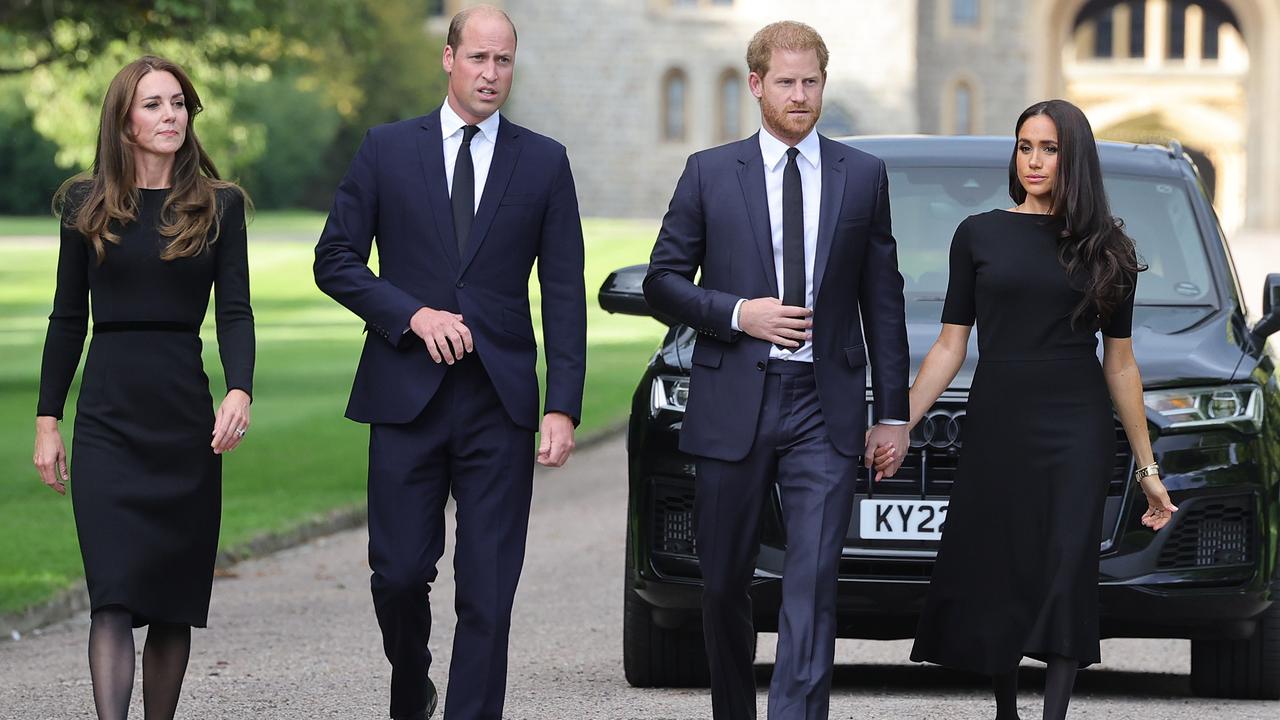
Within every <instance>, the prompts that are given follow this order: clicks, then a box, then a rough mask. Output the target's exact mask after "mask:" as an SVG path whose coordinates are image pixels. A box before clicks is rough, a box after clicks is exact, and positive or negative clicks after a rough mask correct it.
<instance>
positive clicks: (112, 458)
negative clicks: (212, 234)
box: [36, 189, 254, 627]
mask: <svg viewBox="0 0 1280 720" xmlns="http://www.w3.org/2000/svg"><path fill="white" fill-rule="evenodd" d="M138 192H139V195H140V199H139V210H138V217H137V219H136V220H135V221H134V222H132V223H129V224H128V225H126V226H124V227H122V228H119V229H118V232H119V235H120V243H119V244H112V243H107V245H106V254H105V257H104V259H103V261H102V262H101V263H99V262H98V261H97V255H96V253H95V252H94V250H93V247H92V245H90V244H89V243H88V242H87V241H86V239H85V238H84V236H82V235H81V234H80V233H79V232H77V231H76V230H75V229H74V228H73V227H69V226H68V224H67V218H68V217H70V213H71V212H72V211H73V207H72V206H74V204H75V200H74V199H72V198H74V197H76V196H77V195H82V193H76V192H75V191H74V190H73V192H72V193H71V197H70V198H69V202H68V206H69V209H68V211H67V212H65V213H64V215H63V224H62V240H61V248H60V252H59V256H58V285H57V291H56V293H55V295H54V302H53V312H52V314H50V316H49V331H48V335H47V337H46V338H45V347H44V359H43V365H42V367H41V373H40V400H39V406H38V408H37V411H36V414H37V415H51V416H54V417H58V418H61V417H62V410H63V405H64V404H65V402H66V397H67V391H68V388H69V387H70V385H71V379H72V376H73V375H74V374H75V370H76V366H77V365H78V364H79V362H80V354H81V351H82V350H83V348H84V339H85V334H86V326H87V324H88V319H89V315H90V311H89V300H90V297H92V299H93V313H92V314H93V321H94V326H93V338H92V340H91V342H90V344H89V356H88V359H87V360H86V362H85V367H84V375H83V377H82V380H81V387H80V398H79V401H78V403H77V405H76V421H75V433H74V437H73V440H72V447H71V461H72V466H71V497H72V505H73V508H74V511H75V519H76V531H77V534H78V535H79V540H80V551H81V555H82V557H83V559H84V570H85V579H86V581H87V583H88V587H89V598H90V602H91V606H92V608H93V609H95V610H96V609H98V608H102V607H106V606H120V607H123V608H125V609H127V610H129V611H130V612H131V613H132V614H133V616H134V625H135V626H141V625H145V624H149V623H152V622H165V623H179V624H186V625H192V626H195V627H204V626H205V624H206V622H207V619H208V611H209V595H210V592H211V589H212V584H213V563H214V558H215V555H216V553H217V546H218V529H219V524H220V520H221V510H222V508H221V505H222V463H221V458H220V456H218V455H215V454H214V453H213V451H212V449H211V448H210V441H211V440H212V432H213V421H214V413H213V402H212V398H211V397H210V394H209V379H208V377H207V376H206V375H205V373H204V368H203V365H202V363H201V360H200V349H201V344H200V335H199V329H200V324H201V322H202V321H203V319H204V316H205V312H206V310H207V309H208V305H209V290H210V287H211V286H212V287H213V288H214V290H215V305H214V307H215V317H216V320H217V332H218V349H219V353H220V355H221V358H222V365H223V369H224V371H225V373H226V379H227V388H228V389H232V388H239V389H241V390H244V391H245V392H249V393H251V392H252V385H253V361H254V330H253V312H252V310H251V308H250V305H249V267H248V258H247V248H246V237H245V221H244V198H243V196H242V195H241V193H240V192H239V191H238V190H235V189H220V190H218V192H217V199H218V204H219V208H220V211H221V222H220V224H219V227H218V236H217V238H216V240H215V241H214V242H213V243H212V244H211V245H210V246H209V248H208V249H207V250H206V251H204V252H202V253H200V254H199V255H196V256H194V257H187V258H180V259H177V260H172V261H165V260H161V259H160V253H161V251H162V250H163V249H164V247H165V246H166V245H168V243H169V238H166V237H163V236H161V235H160V232H159V229H158V228H159V217H160V212H161V208H162V207H163V205H164V202H165V198H166V197H167V196H168V192H169V191H168V190H145V189H143V190H139V191H138Z"/></svg>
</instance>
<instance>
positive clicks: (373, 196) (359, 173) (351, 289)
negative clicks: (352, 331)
mask: <svg viewBox="0 0 1280 720" xmlns="http://www.w3.org/2000/svg"><path fill="white" fill-rule="evenodd" d="M377 144H378V143H377V137H376V135H375V133H374V132H373V131H370V132H368V133H366V134H365V136H364V142H363V143H361V145H360V149H359V150H358V151H356V156H355V159H354V160H352V161H351V167H350V169H348V170H347V174H346V176H345V177H343V178H342V183H341V184H339V185H338V189H337V191H336V192H335V193H334V196H333V208H332V209H331V210H330V211H329V219H328V220H327V221H325V224H324V231H323V232H321V234H320V241H319V242H318V243H316V259H315V264H314V265H313V266H312V269H313V271H314V273H315V279H316V286H317V287H319V288H320V290H321V291H323V292H324V293H325V294H326V295H328V296H329V297H332V298H333V299H334V300H337V301H338V302H339V303H341V304H342V305H343V306H344V307H346V308H347V309H348V310H350V311H351V312H353V313H355V314H356V315H358V316H359V317H360V318H361V319H363V320H364V321H365V322H366V323H368V324H369V327H370V328H371V329H372V330H373V332H375V333H377V334H378V335H380V336H382V337H383V338H384V339H386V340H387V342H389V343H391V344H392V345H396V346H399V345H400V344H401V343H402V342H403V340H404V338H405V334H406V332H407V331H408V329H409V319H410V318H412V317H413V314H414V313H415V312H417V311H418V309H419V308H422V307H423V304H422V302H420V301H419V300H418V299H417V298H415V297H413V296H412V295H410V294H409V293H407V292H405V291H404V290H402V289H400V288H398V287H396V286H395V285H392V284H391V283H390V282H388V281H387V280H385V279H383V278H381V277H378V276H377V275H375V274H374V273H373V271H372V270H370V269H369V253H370V250H371V248H372V245H373V238H374V236H375V235H377V233H378V148H377Z"/></svg>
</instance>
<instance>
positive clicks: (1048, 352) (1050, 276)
mask: <svg viewBox="0 0 1280 720" xmlns="http://www.w3.org/2000/svg"><path fill="white" fill-rule="evenodd" d="M1061 227H1062V221H1061V220H1060V219H1056V218H1047V217H1045V216H1040V215H1024V214H1020V213H1013V212H1007V211H1003V210H997V211H992V212H989V213H985V214H983V215H976V216H973V217H971V218H968V219H967V220H965V221H964V222H963V223H962V224H961V226H960V228H959V229H958V230H957V231H956V236H955V239H954V240H953V241H952V249H951V276H950V279H949V286H948V290H947V300H946V304H945V307H944V310H943V316H942V320H943V322H944V323H955V324H969V323H972V322H973V321H974V320H975V319H976V321H977V332H978V347H979V356H978V365H977V368H976V369H975V371H974V378H973V383H972V386H971V388H970V393H969V403H968V407H967V409H966V410H967V415H966V418H965V430H964V432H965V438H964V447H963V448H962V449H961V451H960V461H959V469H958V473H957V477H956V481H955V484H954V486H953V489H952V493H951V499H950V511H949V512H948V514H947V531H946V533H945V534H944V535H943V537H942V543H941V547H940V548H939V553H938V559H937V561H936V563H935V565H934V570H933V576H932V579H931V581H930V585H929V593H928V597H927V599H926V602H925V609H924V611H923V613H922V614H921V618H920V625H919V627H918V629H917V632H916V642H915V646H914V647H913V649H912V653H911V657H912V659H914V660H917V661H929V662H935V663H938V664H941V665H948V666H951V667H957V668H961V669H966V670H971V671H974V672H979V673H983V674H986V675H999V674H1003V673H1006V672H1008V671H1009V670H1011V669H1013V668H1015V667H1017V665H1018V663H1019V661H1020V660H1021V659H1022V657H1023V656H1030V657H1037V658H1043V657H1047V656H1050V655H1061V656H1066V657H1072V658H1077V659H1078V661H1079V663H1080V664H1081V665H1089V664H1091V663H1095V662H1098V661H1099V660H1100V646H1099V629H1098V543H1099V541H1100V538H1101V536H1102V527H1101V526H1102V510H1103V505H1104V503H1105V500H1106V494H1107V486H1108V484H1109V482H1110V479H1111V474H1112V472H1113V464H1114V462H1115V452H1116V448H1115V442H1116V438H1115V424H1114V423H1115V420H1114V417H1113V410H1112V404H1111V398H1110V394H1109V393H1108V390H1107V385H1106V381H1105V379H1104V377H1103V374H1102V368H1101V366H1100V364H1099V363H1098V359H1097V356H1096V355H1095V352H1096V347H1097V343H1098V341H1097V337H1096V335H1095V331H1094V330H1090V329H1086V328H1072V327H1071V324H1070V321H1069V317H1070V314H1071V310H1072V308H1074V307H1075V305H1076V303H1078V302H1079V301H1080V299H1081V297H1082V293H1081V290H1080V289H1079V286H1078V284H1076V283H1072V282H1071V281H1070V280H1069V279H1068V277H1067V273H1066V271H1065V270H1064V269H1063V267H1062V265H1061V264H1060V263H1059V262H1058V255H1057V249H1058V232H1059V231H1060V230H1061ZM1129 302H1130V303H1131V302H1132V298H1130V301H1129ZM1129 315H1130V312H1129V311H1126V310H1124V309H1121V311H1119V312H1117V313H1116V315H1115V318H1116V319H1117V322H1114V323H1112V324H1111V325H1110V326H1109V327H1108V328H1106V332H1107V333H1108V334H1116V335H1117V336H1121V335H1127V334H1128V331H1129V328H1128V327H1127V326H1122V325H1123V324H1124V322H1123V320H1121V319H1122V318H1127V317H1129ZM1014 397H1016V398H1017V402H1010V401H1009V398H1014Z"/></svg>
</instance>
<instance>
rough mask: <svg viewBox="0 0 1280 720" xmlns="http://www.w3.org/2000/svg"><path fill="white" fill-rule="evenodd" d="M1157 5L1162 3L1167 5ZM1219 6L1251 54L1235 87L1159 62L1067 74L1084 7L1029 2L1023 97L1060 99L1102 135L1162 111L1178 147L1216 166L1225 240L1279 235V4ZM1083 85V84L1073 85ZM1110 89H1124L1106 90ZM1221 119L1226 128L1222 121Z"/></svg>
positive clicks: (1080, 1) (1234, 0) (1069, 1)
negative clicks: (1253, 233)
mask: <svg viewBox="0 0 1280 720" xmlns="http://www.w3.org/2000/svg"><path fill="white" fill-rule="evenodd" d="M1158 1H1159V2H1160V3H1161V4H1165V5H1167V2H1166V0H1158ZM1222 3H1223V4H1224V5H1225V6H1226V7H1227V8H1228V9H1229V10H1230V11H1231V12H1232V13H1234V15H1235V17H1236V19H1237V21H1238V27H1239V30H1240V34H1241V36H1242V39H1243V45H1244V47H1245V48H1246V49H1247V52H1248V68H1247V70H1246V71H1244V72H1242V73H1240V74H1239V75H1238V77H1236V78H1235V79H1234V80H1232V82H1234V83H1236V88H1237V89H1233V88H1231V87H1229V85H1230V83H1224V82H1223V78H1222V77H1221V76H1220V75H1215V74H1214V73H1199V74H1198V75H1197V74H1196V73H1190V74H1188V73H1187V72H1186V71H1185V69H1181V68H1180V69H1179V70H1178V71H1177V72H1173V71H1170V72H1164V71H1163V70H1162V68H1161V66H1160V63H1159V62H1158V58H1147V64H1144V63H1142V62H1141V61H1140V62H1138V63H1137V64H1131V66H1130V67H1127V68H1120V67H1116V68H1114V70H1115V75H1110V71H1109V70H1108V69H1106V68H1096V67H1095V68H1092V70H1095V71H1096V72H1093V73H1092V74H1090V73H1084V74H1082V73H1079V72H1069V71H1070V70H1072V69H1073V68H1071V67H1070V65H1071V64H1072V63H1073V60H1074V58H1073V57H1072V56H1069V53H1068V50H1069V49H1072V48H1073V43H1074V40H1075V38H1074V37H1073V31H1074V30H1075V20H1076V18H1077V17H1078V16H1079V15H1080V13H1081V12H1082V11H1083V10H1085V9H1086V7H1087V6H1088V5H1089V4H1090V3H1089V0H1035V2H1034V5H1033V7H1032V8H1031V11H1030V12H1029V13H1028V14H1027V18H1026V20H1027V23H1028V25H1027V30H1028V37H1029V38H1030V42H1029V44H1030V48H1031V52H1030V58H1031V64H1032V67H1031V68H1030V69H1031V73H1030V81H1029V88H1028V90H1029V94H1030V95H1031V96H1032V97H1034V98H1043V97H1067V98H1069V99H1071V100H1073V101H1075V102H1077V103H1078V104H1080V105H1081V107H1082V108H1083V109H1084V110H1085V112H1086V113H1087V114H1088V115H1089V117H1090V120H1091V122H1092V123H1093V124H1094V127H1095V128H1101V129H1109V128H1111V127H1113V126H1122V125H1123V124H1124V123H1125V122H1127V121H1129V120H1131V119H1133V118H1138V117H1142V116H1143V115H1144V114H1147V113H1151V112H1157V113H1160V114H1161V115H1162V116H1163V117H1164V118H1165V119H1166V120H1169V122H1166V123H1165V125H1166V127H1168V128H1169V129H1171V130H1174V131H1176V132H1177V133H1178V136H1179V139H1180V140H1181V141H1182V142H1183V143H1184V144H1185V145H1188V146H1193V147H1197V148H1198V149H1200V150H1201V151H1203V152H1204V153H1205V154H1206V156H1208V157H1209V158H1210V160H1211V161H1212V162H1213V163H1214V166H1215V170H1216V176H1217V185H1218V193H1217V195H1218V203H1216V204H1217V205H1218V210H1219V213H1220V215H1221V216H1222V219H1223V224H1224V227H1226V228H1227V230H1228V232H1230V231H1231V230H1233V229H1235V228H1238V227H1242V226H1245V227H1253V228H1265V229H1280V203H1278V202H1276V198H1280V129H1278V126H1280V124H1278V123H1276V122H1275V121H1274V119H1275V118H1277V117H1280V92H1277V91H1276V88H1278V87H1280V3H1274V2H1269V1H1267V0H1222ZM1126 72H1128V73H1129V77H1128V78H1127V83H1126V82H1125V81H1126V78H1125V77H1124V74H1125V73H1126ZM1081 78H1083V79H1084V80H1086V82H1084V83H1081V82H1078V81H1079V80H1080V79H1081ZM1228 79H1230V78H1228ZM1180 80H1188V83H1189V84H1194V83H1199V84H1200V87H1199V88H1198V92H1182V90H1187V89H1190V88H1188V87H1183V86H1186V85H1188V83H1180ZM1144 81H1145V84H1144ZM1108 83H1114V84H1117V85H1121V86H1123V87H1121V88H1119V90H1120V91H1119V92H1114V91H1112V92H1109V91H1107V90H1106V89H1105V88H1106V86H1107V85H1108ZM1153 88H1160V89H1161V91H1159V92H1156V91H1153V90H1152V89H1153ZM1246 98H1247V101H1246ZM1126 104H1127V105H1128V107H1123V106H1125V105H1126ZM1224 118H1225V119H1227V120H1232V121H1231V122H1226V123H1224V122H1223V120H1224ZM1269 119H1270V120H1269ZM1200 122H1203V123H1205V125H1204V127H1203V128H1197V123H1200ZM1224 127H1225V128H1226V129H1227V131H1228V135H1229V136H1230V137H1231V139H1232V140H1233V142H1224V140H1223V139H1222V136H1217V137H1215V136H1214V132H1215V131H1214V130H1211V129H1210V128H1216V129H1217V130H1218V131H1221V130H1222V129H1223V128H1224ZM1100 134H1101V133H1100ZM1246 150H1247V152H1246Z"/></svg>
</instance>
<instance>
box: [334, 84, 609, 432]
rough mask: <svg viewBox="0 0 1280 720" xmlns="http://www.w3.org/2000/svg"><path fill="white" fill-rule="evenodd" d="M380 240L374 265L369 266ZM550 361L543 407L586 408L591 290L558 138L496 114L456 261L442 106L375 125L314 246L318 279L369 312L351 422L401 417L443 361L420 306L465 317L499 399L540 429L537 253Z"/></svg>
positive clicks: (571, 411)
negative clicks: (428, 342)
mask: <svg viewBox="0 0 1280 720" xmlns="http://www.w3.org/2000/svg"><path fill="white" fill-rule="evenodd" d="M375 238H376V242H377V247H378V273H377V274H374V273H373V272H372V271H371V270H370V269H369V266H368V261H369V253H370V248H371V245H372V243H373V242H374V241H375ZM535 260H537V264H538V280H539V283H540V285H541V290H542V327H543V340H544V342H545V345H546V348H545V355H546V363H547V390H546V405H545V408H544V412H562V413H564V414H566V415H568V416H569V417H571V418H573V420H574V422H575V424H576V423H577V421H578V419H579V418H580V417H581V415H582V384H583V380H584V377H585V375H586V346H587V341H586V328H587V320H586V291H585V287H584V284H583V275H582V273H583V246H582V223H581V220H580V218H579V216H578V199H577V195H576V193H575V191H574V185H573V175H572V173H571V172H570V170H569V159H568V156H567V155H566V154H565V149H564V146H563V145H561V144H559V143H557V142H556V141H554V140H552V139H550V138H548V137H545V136H542V135H539V134H537V133H534V132H532V131H530V130H527V129H525V128H522V127H520V126H519V125H516V124H514V123H512V122H509V121H508V120H507V119H506V117H505V116H502V117H500V122H499V126H498V137H497V142H496V144H495V146H494V152H493V161H492V164H491V165H490V167H489V175H488V177H487V178H486V180H485V185H484V194H483V195H482V197H481V199H480V205H479V208H478V210H477V211H476V218H475V221H474V223H472V226H471V235H470V238H469V239H468V241H467V243H466V252H465V254H464V255H463V256H461V257H459V254H458V243H457V241H456V240H455V238H454V230H453V213H452V206H451V205H450V201H449V190H448V184H447V182H446V179H445V170H444V146H443V143H442V141H441V134H440V111H439V110H438V109H437V110H436V111H435V112H433V113H431V114H430V115H427V116H425V117H419V118H415V119H412V120H404V121H401V122H396V123H391V124H387V125H381V126H378V127H375V128H373V129H371V130H369V132H368V133H367V134H366V135H365V138H364V142H363V143H362V144H361V146H360V149H359V151H358V152H357V153H356V156H355V159H354V160H353V161H352V163H351V168H350V169H349V170H348V171H347V174H346V177H344V178H343V179H342V184H341V185H339V186H338V190H337V192H336V193H335V195H334V199H333V209H332V210H331V211H330V212H329V219H328V222H326V223H325V227H324V232H323V233H322V234H321V236H320V241H319V243H318V244H317V245H316V259H315V266H314V271H315V278H316V285H318V286H319V287H320V289H321V290H323V291H324V292H325V293H327V294H328V295H330V296H331V297H333V298H334V299H335V300H337V301H338V302H339V303H341V304H343V305H344V306H346V307H347V308H348V309H350V310H351V311H352V312H354V313H355V314H356V315H358V316H360V317H361V318H362V319H363V320H364V321H365V329H366V330H367V331H368V335H367V337H366V338H365V343H364V350H363V352H362V353H361V355H360V365H359V368H358V369H357V370H356V377H355V383H354V385H353V387H352V389H351V398H350V402H349V403H348V404H347V417H349V418H351V419H352V420H356V421H358V422H366V423H405V422H409V421H411V420H413V419H414V418H416V417H417V416H418V415H419V414H420V413H421V412H422V410H423V408H425V407H426V405H427V403H428V402H429V401H430V400H431V397H432V396H433V395H434V394H435V392H436V389H437V388H438V387H439V385H440V381H441V379H442V378H443V377H444V374H445V372H446V370H447V369H448V365H446V364H444V363H439V364H437V363H435V362H434V361H432V359H431V356H430V355H429V354H428V353H427V350H426V347H425V345H424V344H423V342H422V341H421V339H419V338H418V336H417V335H415V334H414V333H413V332H412V331H409V329H408V328H409V319H410V318H411V317H412V316H413V314H414V313H415V312H417V310H418V309H419V308H422V307H424V306H425V307H430V308H433V309H436V310H448V311H450V312H454V313H460V314H461V315H462V317H463V321H464V323H465V324H466V326H467V327H468V328H469V329H470V330H471V336H472V339H473V341H474V343H475V350H476V354H477V355H479V357H480V361H481V362H482V363H483V365H484V368H485V371H486V372H487V373H488V375H489V378H490V379H491V380H492V382H493V385H494V388H495V389H496V390H497V393H498V395H499V396H500V397H501V398H502V404H503V407H504V408H505V409H506V411H507V413H508V414H509V415H510V416H511V419H512V420H513V421H514V422H515V423H516V424H517V425H519V426H521V427H525V428H528V429H531V430H537V428H538V424H539V423H538V420H539V414H538V378H537V373H536V369H535V366H536V363H537V356H538V346H537V341H536V340H535V339H534V334H533V321H532V318H531V315H530V312H529V276H530V273H531V271H532V268H533V264H534V261H535Z"/></svg>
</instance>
